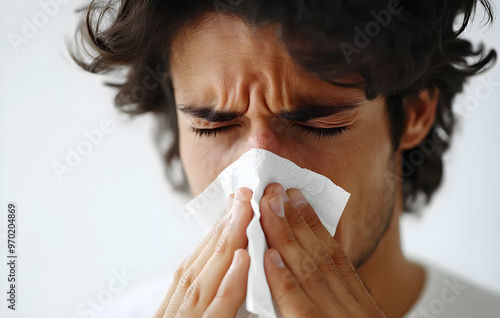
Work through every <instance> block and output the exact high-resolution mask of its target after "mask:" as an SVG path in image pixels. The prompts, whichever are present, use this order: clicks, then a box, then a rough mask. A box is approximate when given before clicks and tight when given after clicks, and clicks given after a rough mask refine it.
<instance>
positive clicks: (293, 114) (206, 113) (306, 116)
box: [177, 103, 361, 122]
mask: <svg viewBox="0 0 500 318" xmlns="http://www.w3.org/2000/svg"><path fill="white" fill-rule="evenodd" d="M360 106H361V104H358V103H349V104H335V105H299V106H297V107H296V109H295V110H293V111H285V112H280V113H278V114H277V116H278V117H279V118H283V119H287V120H294V121H298V122H306V121H308V120H311V119H314V118H322V117H328V116H332V115H335V114H338V113H342V112H347V111H351V110H353V109H356V108H358V107H360ZM177 108H178V109H179V110H180V111H182V112H184V113H186V114H188V115H191V116H193V117H196V118H200V119H204V120H206V121H209V122H227V121H231V120H234V119H237V118H240V117H242V116H243V115H244V112H243V113H238V112H234V111H226V110H215V109H214V108H213V107H211V106H200V105H177Z"/></svg>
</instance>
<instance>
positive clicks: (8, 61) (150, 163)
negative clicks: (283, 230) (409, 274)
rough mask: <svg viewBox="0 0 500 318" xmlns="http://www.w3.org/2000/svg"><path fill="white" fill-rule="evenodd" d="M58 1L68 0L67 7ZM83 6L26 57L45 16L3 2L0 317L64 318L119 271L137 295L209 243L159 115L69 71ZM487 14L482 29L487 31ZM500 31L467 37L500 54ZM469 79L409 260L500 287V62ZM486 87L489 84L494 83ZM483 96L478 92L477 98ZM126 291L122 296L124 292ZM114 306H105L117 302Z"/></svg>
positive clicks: (66, 12)
mask: <svg viewBox="0 0 500 318" xmlns="http://www.w3.org/2000/svg"><path fill="white" fill-rule="evenodd" d="M61 2H63V1H61ZM76 7H77V3H67V4H60V5H59V10H58V11H57V12H56V13H55V14H54V15H53V16H52V17H50V18H49V19H48V21H47V22H46V23H45V25H43V26H42V27H40V28H38V32H37V34H36V35H35V36H33V37H32V38H30V39H28V40H27V43H24V44H21V45H20V46H19V47H18V48H17V50H16V49H15V48H14V47H13V46H12V45H11V43H10V42H9V39H8V36H7V35H8V34H9V33H11V34H12V33H16V34H21V29H22V27H23V25H24V24H25V21H24V20H23V19H24V18H26V19H28V20H30V21H31V20H32V19H33V17H34V16H35V15H36V14H38V13H39V12H43V11H42V10H43V9H42V7H41V6H40V4H39V3H38V2H37V1H9V2H7V1H6V0H2V3H1V5H0V53H1V56H0V211H1V213H0V234H1V236H0V243H1V247H0V257H1V258H2V259H1V260H0V264H1V265H0V286H1V288H0V290H1V295H0V316H2V317H51V318H57V317H68V316H73V315H76V314H77V307H78V306H79V305H80V304H82V303H84V302H85V301H86V299H87V297H95V296H96V295H97V294H98V293H99V292H100V291H102V290H103V289H106V288H108V283H109V282H110V281H111V280H112V279H113V277H114V274H113V272H114V271H118V272H121V271H125V272H126V273H128V274H129V275H130V276H133V277H134V279H133V280H132V281H131V282H130V283H128V285H127V286H126V288H125V289H124V290H123V292H124V293H126V292H130V291H132V290H134V289H135V288H137V287H138V286H139V285H141V284H144V283H146V282H148V281H150V280H154V277H156V276H157V275H163V274H165V273H171V272H172V271H173V270H174V269H175V268H176V267H177V265H178V264H179V263H180V261H181V260H182V259H183V258H184V257H186V256H187V255H188V254H189V253H190V252H191V250H192V249H193V247H194V246H195V244H196V242H197V241H198V240H199V239H200V238H201V234H200V233H199V231H197V229H196V228H194V227H193V226H191V225H188V224H186V223H185V222H184V221H183V219H182V218H181V217H180V215H179V214H178V212H179V203H177V202H176V201H175V199H174V196H173V194H172V192H171V191H170V189H169V186H168V184H167V182H166V180H165V178H164V175H163V166H162V162H161V160H160V157H159V155H158V153H157V151H156V149H155V146H154V143H153V141H152V138H151V124H152V120H151V119H152V118H151V117H150V116H149V115H145V116H142V117H139V118H136V119H134V120H129V119H128V118H127V117H126V116H123V115H120V114H119V113H118V112H117V111H116V110H115V109H114V107H113V106H112V100H113V96H114V95H113V91H112V90H111V89H109V88H104V87H103V85H102V80H103V79H102V78H101V77H98V76H94V75H91V74H86V73H85V72H83V71H81V70H79V69H78V68H77V67H76V66H74V65H73V64H72V63H70V62H69V61H68V60H67V59H68V54H67V51H66V49H65V44H64V37H65V36H66V37H68V38H71V36H72V34H73V33H72V32H73V28H74V15H73V10H74V8H76ZM480 20H481V19H480V18H479V19H477V22H480ZM499 35H500V25H499V24H498V23H496V24H495V25H494V26H493V27H490V28H489V29H488V28H482V29H473V30H472V31H471V32H469V34H468V36H469V37H471V38H472V39H474V40H475V41H476V42H477V41H479V40H484V42H485V43H486V44H487V46H488V47H495V48H496V49H497V51H500V37H499ZM482 78H483V80H487V81H488V80H489V81H493V82H494V83H497V84H496V86H495V87H494V88H493V91H492V92H489V91H488V90H487V89H485V87H484V85H483V84H481V82H480V77H478V78H475V79H474V80H472V81H470V83H469V84H468V85H467V89H466V95H461V96H460V97H459V98H458V100H457V105H472V104H470V101H471V100H470V99H469V100H467V99H466V96H476V97H477V98H479V95H481V96H482V94H486V93H488V96H487V97H484V96H483V97H481V98H479V99H481V101H480V104H479V106H478V107H476V108H475V109H472V108H473V107H470V109H471V110H470V112H468V113H467V114H468V116H467V117H466V118H465V117H463V116H462V126H461V127H460V128H459V129H458V130H457V132H456V134H455V140H454V145H453V147H452V149H451V151H450V152H449V153H448V155H447V156H446V164H447V165H446V169H447V170H446V175H445V182H444V184H443V187H442V189H441V190H440V192H439V193H438V194H437V197H436V199H435V200H434V201H433V202H432V204H431V205H430V206H429V207H428V208H427V209H425V211H424V213H423V215H422V217H420V218H419V217H405V218H404V219H403V221H402V230H403V245H404V248H405V250H406V251H407V253H408V254H409V255H412V256H413V257H418V258H425V259H429V260H432V261H433V262H435V263H437V264H440V265H442V266H444V267H446V268H448V269H450V270H452V271H454V272H456V273H457V274H460V275H464V276H466V277H469V278H470V279H472V280H474V281H476V282H478V283H479V284H481V285H483V286H486V287H489V288H491V289H494V290H496V291H497V292H500V273H499V271H498V269H499V268H500V230H499V226H500V208H499V201H498V199H499V195H500V191H499V190H500V187H499V182H500V167H499V163H500V143H499V141H498V137H499V136H500V125H499V124H498V121H499V119H500V105H499V103H498V101H499V100H500V89H499V87H500V84H499V82H500V67H499V66H497V67H495V68H494V69H493V70H492V71H491V72H489V73H487V74H485V75H483V76H482ZM488 78H489V79H488ZM477 90H479V92H480V94H479V95H478V94H477V93H476V91H477ZM103 119H109V120H110V121H111V122H112V123H113V126H114V130H113V132H111V133H109V134H105V135H104V138H103V141H102V143H101V144H100V145H98V146H96V147H94V148H93V149H92V152H91V154H90V155H88V156H87V157H84V158H83V160H82V162H81V164H80V165H78V166H77V167H76V168H75V169H74V171H72V172H71V173H68V174H65V175H64V178H63V181H62V182H59V181H58V179H57V177H56V175H55V174H54V172H53V170H52V164H53V162H55V161H57V162H60V163H64V161H65V156H66V155H67V151H68V150H67V147H72V148H73V149H75V147H76V145H77V144H78V143H79V142H81V141H82V140H85V136H84V135H83V134H82V130H84V129H85V130H92V129H96V128H98V126H99V123H100V122H101V121H102V120H103ZM10 201H14V202H16V203H17V205H18V228H19V229H18V233H17V234H18V238H17V254H18V255H19V259H18V267H17V274H18V279H19V284H18V293H19V294H18V302H17V306H18V307H17V308H18V310H17V311H16V312H15V313H13V312H12V311H7V310H6V307H7V303H6V301H5V299H6V297H7V294H6V284H7V281H6V279H7V267H6V266H5V263H6V255H7V249H6V228H7V225H6V220H7V215H6V214H7V213H6V212H7V211H6V210H7V208H6V207H7V203H8V202H10ZM119 296H120V295H118V294H117V295H114V297H119ZM112 301H113V299H111V300H110V302H111V303H112Z"/></svg>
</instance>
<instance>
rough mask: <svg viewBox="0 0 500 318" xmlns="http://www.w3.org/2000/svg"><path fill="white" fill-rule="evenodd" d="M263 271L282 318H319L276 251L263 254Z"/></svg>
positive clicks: (319, 315)
mask: <svg viewBox="0 0 500 318" xmlns="http://www.w3.org/2000/svg"><path fill="white" fill-rule="evenodd" d="M264 269H265V272H266V277H267V282H268V284H269V288H270V290H271V296H272V297H273V299H274V300H275V301H276V304H277V305H278V308H279V310H280V312H281V314H282V315H283V317H321V315H322V313H321V312H319V311H318V309H317V307H316V306H315V304H314V303H313V302H312V301H311V299H310V298H309V297H308V296H307V295H306V294H305V293H304V291H303V290H302V288H301V287H300V284H299V282H298V281H297V279H296V278H295V276H294V275H293V274H292V272H291V271H290V270H289V269H288V268H287V267H286V266H285V264H284V262H283V259H282V258H281V256H280V254H279V252H278V251H277V250H276V249H274V248H270V249H268V250H267V251H266V253H265V254H264Z"/></svg>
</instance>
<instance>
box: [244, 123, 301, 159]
mask: <svg viewBox="0 0 500 318" xmlns="http://www.w3.org/2000/svg"><path fill="white" fill-rule="evenodd" d="M286 124H287V121H286V120H283V119H280V118H278V117H276V116H273V117H267V116H266V117H263V118H260V119H258V120H254V122H253V123H252V125H251V128H250V130H249V133H248V136H247V139H246V142H245V146H244V148H245V149H244V152H246V151H248V150H250V149H252V148H259V149H265V150H268V151H271V152H273V153H274V154H276V155H278V156H281V157H283V158H288V159H290V157H289V155H290V154H291V152H292V151H291V150H292V149H290V148H291V147H292V146H293V144H294V143H293V142H291V141H290V140H289V138H287V136H286V134H285V132H286V130H285V127H286Z"/></svg>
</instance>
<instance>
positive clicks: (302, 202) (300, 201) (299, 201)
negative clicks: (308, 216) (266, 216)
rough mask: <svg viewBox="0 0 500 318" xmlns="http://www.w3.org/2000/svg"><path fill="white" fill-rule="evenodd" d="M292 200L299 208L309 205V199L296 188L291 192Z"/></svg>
mask: <svg viewBox="0 0 500 318" xmlns="http://www.w3.org/2000/svg"><path fill="white" fill-rule="evenodd" d="M290 201H292V204H293V205H294V206H295V207H296V208H297V209H299V210H300V209H302V208H304V207H306V206H307V201H306V199H305V198H304V196H303V195H302V193H301V192H300V190H295V191H292V192H291V193H290Z"/></svg>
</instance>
